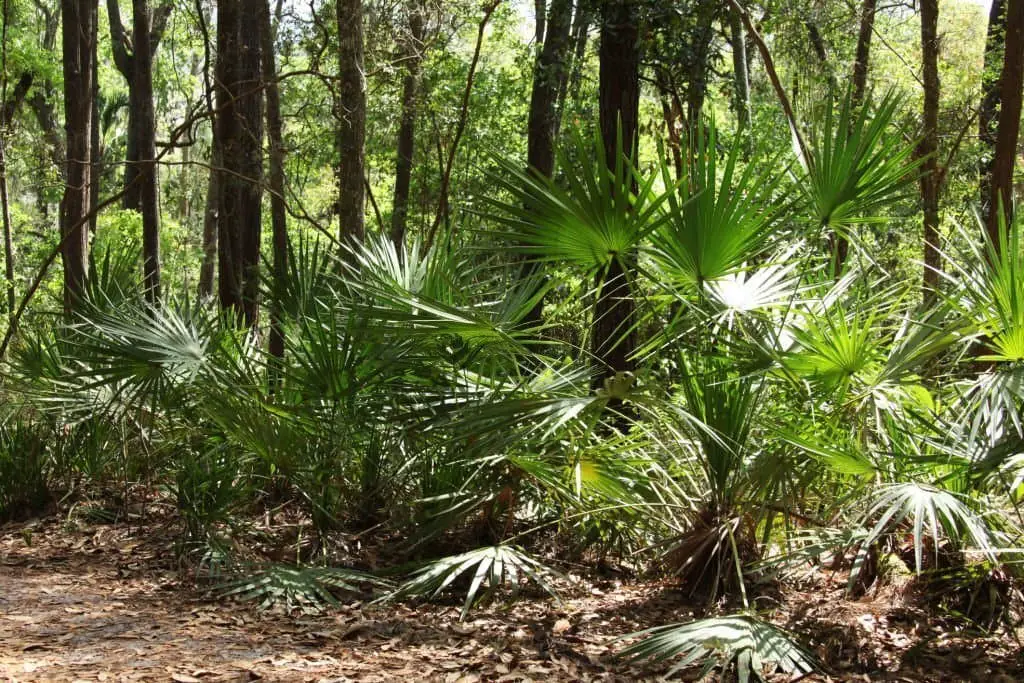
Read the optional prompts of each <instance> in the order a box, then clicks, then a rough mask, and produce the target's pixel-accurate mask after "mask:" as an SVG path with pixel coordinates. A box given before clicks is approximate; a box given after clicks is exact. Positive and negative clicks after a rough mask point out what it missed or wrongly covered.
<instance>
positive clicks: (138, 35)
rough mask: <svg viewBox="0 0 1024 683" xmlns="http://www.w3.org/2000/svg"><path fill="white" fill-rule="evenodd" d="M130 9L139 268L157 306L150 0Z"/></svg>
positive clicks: (149, 298) (157, 234)
mask: <svg viewBox="0 0 1024 683" xmlns="http://www.w3.org/2000/svg"><path fill="white" fill-rule="evenodd" d="M132 13H133V14H134V17H135V19H134V24H133V31H132V34H133V45H134V47H135V53H134V55H133V57H132V64H133V66H134V67H135V72H134V75H133V78H132V85H133V87H132V88H131V91H130V93H129V100H130V102H131V109H132V110H133V111H134V112H135V116H134V123H135V126H136V128H135V131H134V137H135V140H136V144H137V149H136V152H137V154H138V157H137V158H138V167H137V170H136V173H137V178H136V180H135V181H134V182H136V183H137V184H138V192H137V196H138V199H139V201H140V204H139V209H140V211H141V212H142V272H143V280H144V283H145V288H146V300H147V301H148V302H149V304H150V305H152V306H156V305H159V303H160V205H159V196H158V190H157V175H156V116H155V113H154V111H153V51H152V47H151V44H150V25H149V20H150V10H149V0H132ZM129 165H130V164H129ZM182 191H184V188H183V189H182ZM133 194H134V193H133Z"/></svg>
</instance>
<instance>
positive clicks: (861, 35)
mask: <svg viewBox="0 0 1024 683" xmlns="http://www.w3.org/2000/svg"><path fill="white" fill-rule="evenodd" d="M877 6H878V0H864V3H863V5H861V8H860V31H859V32H858V34H857V53H856V56H855V57H854V59H853V104H854V106H859V105H860V103H861V102H863V101H864V93H865V91H866V90H867V87H868V63H869V59H870V57H871V36H872V34H873V33H874V31H875V9H876V7H877Z"/></svg>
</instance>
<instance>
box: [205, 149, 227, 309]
mask: <svg viewBox="0 0 1024 683" xmlns="http://www.w3.org/2000/svg"><path fill="white" fill-rule="evenodd" d="M223 164H224V161H223V159H222V158H221V153H220V141H219V140H218V139H217V135H216V133H215V134H214V136H213V145H212V148H211V150H210V174H209V176H208V179H207V181H206V207H205V208H204V210H203V260H202V262H201V264H200V266H199V296H200V298H207V297H211V296H213V281H214V276H215V275H216V272H217V251H218V250H217V236H218V235H217V233H218V229H217V222H218V221H217V216H218V213H219V212H220V176H221V171H220V168H221V166H223Z"/></svg>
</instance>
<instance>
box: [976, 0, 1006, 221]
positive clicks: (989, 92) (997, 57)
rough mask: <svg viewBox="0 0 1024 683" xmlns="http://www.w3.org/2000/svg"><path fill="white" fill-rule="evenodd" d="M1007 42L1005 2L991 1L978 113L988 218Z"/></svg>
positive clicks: (982, 190) (981, 179)
mask: <svg viewBox="0 0 1024 683" xmlns="http://www.w3.org/2000/svg"><path fill="white" fill-rule="evenodd" d="M1005 39H1006V0H992V6H991V7H990V8H989V13H988V31H987V32H986V35H985V66H984V71H983V72H982V75H981V91H982V92H981V107H980V108H979V110H978V139H979V140H980V141H981V144H982V146H983V152H982V155H981V161H980V163H979V169H978V170H979V174H980V177H979V183H978V184H979V188H978V189H979V196H980V201H981V210H982V215H983V216H986V215H987V213H988V208H989V200H990V199H991V196H992V162H993V160H994V159H995V152H996V117H997V116H998V114H999V71H1000V66H1001V65H1002V63H1003V46H1004V41H1005Z"/></svg>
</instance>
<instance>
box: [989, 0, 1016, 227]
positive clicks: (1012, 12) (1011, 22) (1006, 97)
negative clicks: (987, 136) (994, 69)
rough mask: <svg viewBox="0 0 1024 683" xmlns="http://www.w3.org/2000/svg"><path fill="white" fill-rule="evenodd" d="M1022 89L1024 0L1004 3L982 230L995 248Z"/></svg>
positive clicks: (1009, 210) (1008, 208) (1008, 212)
mask: <svg viewBox="0 0 1024 683" xmlns="http://www.w3.org/2000/svg"><path fill="white" fill-rule="evenodd" d="M1022 88H1024V0H1008V2H1007V6H1006V44H1005V54H1004V55H1003V72H1002V75H1001V76H1000V78H999V99H1000V102H1001V107H1000V110H999V130H998V133H997V134H996V149H995V156H994V157H993V160H992V193H991V199H990V200H989V202H990V203H989V211H988V220H987V222H986V229H987V230H988V234H989V236H990V237H992V238H993V244H996V245H998V244H999V241H998V239H997V237H998V233H999V215H1000V211H1001V212H1002V215H1003V217H1004V218H1005V219H1006V224H1007V225H1009V224H1010V222H1011V221H1012V220H1013V170H1014V167H1015V166H1016V163H1017V136H1018V134H1019V133H1020V110H1021V89H1022Z"/></svg>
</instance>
